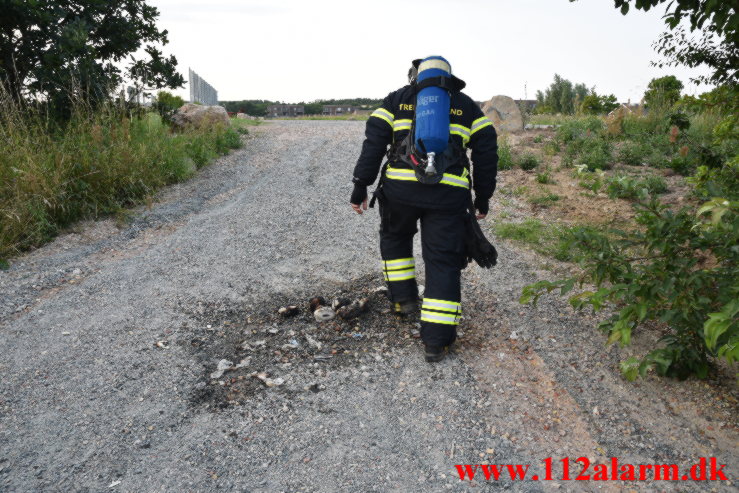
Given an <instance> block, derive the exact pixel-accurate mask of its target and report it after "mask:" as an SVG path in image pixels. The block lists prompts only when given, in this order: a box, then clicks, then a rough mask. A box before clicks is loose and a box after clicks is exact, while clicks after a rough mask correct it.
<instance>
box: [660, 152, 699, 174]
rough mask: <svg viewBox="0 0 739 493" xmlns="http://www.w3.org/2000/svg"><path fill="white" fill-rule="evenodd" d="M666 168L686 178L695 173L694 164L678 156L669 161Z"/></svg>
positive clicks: (688, 159)
mask: <svg viewBox="0 0 739 493" xmlns="http://www.w3.org/2000/svg"><path fill="white" fill-rule="evenodd" d="M667 166H668V167H669V168H670V169H672V170H673V171H674V172H675V173H677V174H679V175H683V176H688V175H690V174H691V173H693V172H694V171H695V168H696V166H695V162H694V160H693V159H692V158H690V157H688V156H680V155H679V154H678V155H677V156H675V157H673V158H672V159H670V161H669V163H668V164H667Z"/></svg>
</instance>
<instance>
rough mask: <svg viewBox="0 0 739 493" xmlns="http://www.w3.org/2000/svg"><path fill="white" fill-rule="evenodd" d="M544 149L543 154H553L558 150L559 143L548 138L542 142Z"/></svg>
mask: <svg viewBox="0 0 739 493" xmlns="http://www.w3.org/2000/svg"><path fill="white" fill-rule="evenodd" d="M542 150H543V151H544V154H545V155H547V156H554V155H556V154H558V153H559V152H560V150H561V149H560V147H559V144H558V143H557V142H556V141H554V140H548V141H546V142H545V143H544V147H543V149H542Z"/></svg>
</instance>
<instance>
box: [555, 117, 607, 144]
mask: <svg viewBox="0 0 739 493" xmlns="http://www.w3.org/2000/svg"><path fill="white" fill-rule="evenodd" d="M605 128H606V125H605V123H604V122H603V120H602V119H601V118H598V117H597V116H588V117H585V118H577V119H572V120H566V121H564V122H562V124H561V125H560V126H559V128H558V129H557V140H559V141H560V142H562V143H565V144H567V143H569V142H574V141H577V140H580V139H583V138H587V137H592V136H594V135H600V134H602V133H603V131H604V130H605Z"/></svg>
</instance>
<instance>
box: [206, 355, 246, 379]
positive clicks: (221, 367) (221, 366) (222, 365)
mask: <svg viewBox="0 0 739 493" xmlns="http://www.w3.org/2000/svg"><path fill="white" fill-rule="evenodd" d="M242 361H243V360H242ZM233 366H234V364H233V363H232V362H231V361H229V360H227V359H222V360H221V361H219V362H218V365H217V366H216V371H214V372H213V373H211V374H210V378H212V379H213V380H216V379H218V378H221V377H222V376H223V374H224V373H225V372H227V371H228V370H231V369H233Z"/></svg>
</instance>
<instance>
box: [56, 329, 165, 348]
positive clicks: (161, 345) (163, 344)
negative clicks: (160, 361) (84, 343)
mask: <svg viewBox="0 0 739 493" xmlns="http://www.w3.org/2000/svg"><path fill="white" fill-rule="evenodd" d="M62 334H63V335H69V332H62ZM154 346H156V347H158V348H159V349H167V341H157V342H155V343H154Z"/></svg>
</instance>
